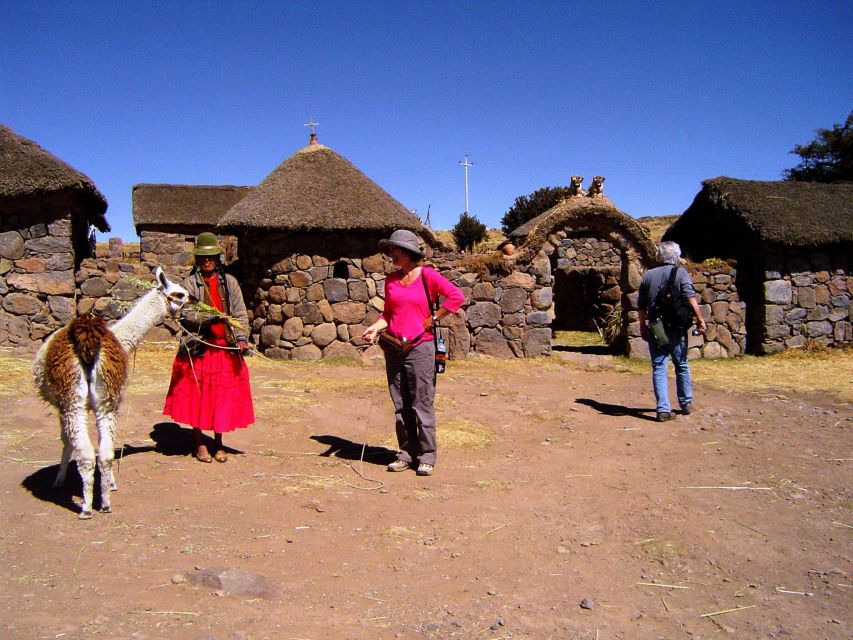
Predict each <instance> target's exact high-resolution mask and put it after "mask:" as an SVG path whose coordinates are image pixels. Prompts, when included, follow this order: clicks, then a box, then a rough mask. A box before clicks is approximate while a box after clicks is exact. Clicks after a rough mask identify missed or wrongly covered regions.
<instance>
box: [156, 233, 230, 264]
mask: <svg viewBox="0 0 853 640" xmlns="http://www.w3.org/2000/svg"><path fill="white" fill-rule="evenodd" d="M204 230H205V229H186V230H184V232H181V233H175V232H164V231H152V230H143V231H141V232H140V234H139V258H140V259H141V260H143V261H146V262H154V263H157V264H159V265H161V266H163V267H164V268H165V267H167V266H172V265H175V266H191V265H192V264H193V240H194V239H195V236H196V235H198V234H199V233H201V232H202V231H204ZM216 237H217V238H218V239H219V246H220V247H222V249H223V250H224V251H225V262H228V263H230V262H233V261H234V260H236V259H237V238H235V237H234V236H229V235H221V234H217V236H216Z"/></svg>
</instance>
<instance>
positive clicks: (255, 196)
mask: <svg viewBox="0 0 853 640" xmlns="http://www.w3.org/2000/svg"><path fill="white" fill-rule="evenodd" d="M219 226H220V228H221V229H225V230H229V231H233V232H237V231H238V230H243V231H248V230H251V231H264V230H269V231H272V230H275V231H313V230H322V231H325V232H336V231H357V230H361V231H368V230H369V231H388V230H392V229H410V230H412V231H419V230H420V229H421V226H422V225H421V222H420V220H418V218H417V217H416V216H414V215H413V214H412V213H410V212H409V211H407V210H406V208H405V207H404V206H403V205H402V204H400V203H399V202H398V201H397V200H395V199H394V198H393V197H391V196H390V195H389V194H388V193H387V192H386V191H385V190H384V189H382V188H381V187H380V186H379V185H377V184H376V183H375V182H373V181H372V180H371V179H370V178H368V177H367V176H366V175H364V174H363V173H362V172H361V171H359V170H358V169H357V168H356V167H355V166H354V165H353V164H352V163H350V162H349V161H348V160H346V159H345V158H343V157H342V156H340V155H339V154H337V153H335V152H334V151H333V150H332V149H330V148H328V147H326V146H324V145H321V144H317V143H313V144H309V145H308V146H306V147H303V148H302V149H300V150H299V151H297V152H296V153H294V154H293V155H292V156H290V157H289V158H288V159H287V160H285V161H284V162H283V163H281V164H280V165H279V166H278V167H277V168H276V169H275V170H274V171H273V172H272V173H270V174H269V175H268V176H267V177H266V178H264V180H263V182H261V183H260V184H259V185H258V186H257V187H255V188H254V189H253V190H252V192H251V193H250V194H249V195H247V196H246V197H245V198H243V199H242V200H241V201H240V202H238V203H237V204H236V205H234V206H233V207H232V208H231V209H230V211H228V212H227V213H226V214H225V216H223V218H222V219H221V220H220V222H219Z"/></svg>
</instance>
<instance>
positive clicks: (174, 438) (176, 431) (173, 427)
mask: <svg viewBox="0 0 853 640" xmlns="http://www.w3.org/2000/svg"><path fill="white" fill-rule="evenodd" d="M149 437H150V438H151V439H152V440H153V441H154V447H153V449H154V451H156V452H157V453H159V454H161V455H164V456H191V455H193V454H195V438H194V436H193V430H192V427H182V426H181V425H179V424H178V423H177V422H158V423H157V424H155V425H154V428H153V430H152V431H151V433H150V434H149ZM204 441H205V444H206V445H207V446H208V448H210V447H212V446H213V438H210V437H209V436H207V435H205V436H204ZM222 450H223V451H226V452H228V453H229V454H231V453H234V454H242V453H243V451H240V450H239V449H234V448H232V447H229V446H228V445H227V444H226V445H223V446H222ZM211 453H212V452H211Z"/></svg>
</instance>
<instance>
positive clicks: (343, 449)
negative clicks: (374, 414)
mask: <svg viewBox="0 0 853 640" xmlns="http://www.w3.org/2000/svg"><path fill="white" fill-rule="evenodd" d="M311 439H312V440H315V441H317V442H319V443H320V444H324V445H326V446H327V447H328V449H326V450H325V451H324V452H323V453H321V454H320V455H321V456H326V457H328V456H335V457H336V458H343V459H344V460H361V459H362V457H363V458H364V461H365V462H369V463H370V464H376V465H387V464H390V463H392V462H394V460H396V459H397V452H396V451H393V450H391V449H387V448H385V447H373V446H369V445H368V446H367V447H365V446H364V445H363V444H361V443H358V442H353V441H352V440H347V439H346V438H339V437H338V436H330V435H322V436H311ZM362 451H364V453H363V456H362Z"/></svg>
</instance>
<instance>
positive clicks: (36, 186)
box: [0, 124, 110, 232]
mask: <svg viewBox="0 0 853 640" xmlns="http://www.w3.org/2000/svg"><path fill="white" fill-rule="evenodd" d="M57 196H59V197H69V198H70V200H71V202H72V204H73V206H74V207H75V208H76V209H77V210H78V211H79V213H80V214H82V216H83V218H84V219H85V220H86V221H88V223H89V224H92V225H94V226H95V227H97V229H98V230H99V231H102V232H107V231H109V230H110V225H109V224H108V223H107V220H106V218H105V213H106V210H107V200H106V198H105V197H104V196H103V194H101V192H100V191H98V189H97V188H96V187H95V185H94V183H93V182H92V180H91V179H89V178H88V177H87V176H86V175H84V174H82V173H80V172H79V171H77V170H76V169H74V168H73V167H71V166H70V165H68V164H67V163H65V162H63V161H62V160H60V159H59V158H57V157H56V156H55V155H53V154H52V153H50V152H49V151H46V150H45V149H43V148H42V147H40V146H39V145H38V144H36V143H35V142H33V141H32V140H28V139H27V138H24V137H23V136H19V135H18V134H16V133H15V132H14V131H12V130H11V129H10V128H9V127H6V126H4V125H2V124H0V203H2V206H3V207H4V209H5V208H7V207H14V208H15V209H16V210H18V209H19V208H22V203H24V202H27V201H32V200H33V199H43V198H46V197H50V198H55V197H57ZM68 213H70V212H69V211H67V210H65V211H61V215H67V214H68Z"/></svg>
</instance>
